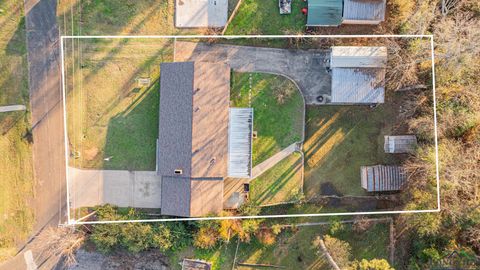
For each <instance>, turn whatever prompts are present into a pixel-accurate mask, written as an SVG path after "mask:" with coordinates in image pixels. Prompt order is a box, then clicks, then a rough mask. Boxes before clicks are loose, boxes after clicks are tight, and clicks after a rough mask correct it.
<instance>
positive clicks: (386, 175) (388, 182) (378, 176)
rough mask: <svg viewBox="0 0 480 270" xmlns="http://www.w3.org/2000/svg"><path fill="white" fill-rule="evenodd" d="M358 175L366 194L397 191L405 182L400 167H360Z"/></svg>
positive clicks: (403, 173)
mask: <svg viewBox="0 0 480 270" xmlns="http://www.w3.org/2000/svg"><path fill="white" fill-rule="evenodd" d="M360 174H361V183H362V188H364V189H365V190H366V191H368V192H385V191H399V190H400V189H402V187H403V185H404V184H405V182H406V181H407V177H406V175H405V171H404V170H403V168H402V167H400V166H393V165H375V166H361V167H360Z"/></svg>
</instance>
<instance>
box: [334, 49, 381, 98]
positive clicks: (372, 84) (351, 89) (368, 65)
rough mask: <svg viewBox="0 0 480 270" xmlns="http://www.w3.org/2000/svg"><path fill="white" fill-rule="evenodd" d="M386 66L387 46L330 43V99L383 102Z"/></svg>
mask: <svg viewBox="0 0 480 270" xmlns="http://www.w3.org/2000/svg"><path fill="white" fill-rule="evenodd" d="M386 67H387V48H386V47H356V46H338V47H332V50H331V55H330V69H331V73H332V93H331V103H338V104H376V103H384V101H385V72H386Z"/></svg>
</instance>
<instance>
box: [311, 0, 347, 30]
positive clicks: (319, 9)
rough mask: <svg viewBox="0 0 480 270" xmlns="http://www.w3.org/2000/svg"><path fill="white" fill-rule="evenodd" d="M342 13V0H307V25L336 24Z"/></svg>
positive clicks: (338, 23)
mask: <svg viewBox="0 0 480 270" xmlns="http://www.w3.org/2000/svg"><path fill="white" fill-rule="evenodd" d="M342 15H343V0H308V15H307V26H338V25H340V24H341V23H342Z"/></svg>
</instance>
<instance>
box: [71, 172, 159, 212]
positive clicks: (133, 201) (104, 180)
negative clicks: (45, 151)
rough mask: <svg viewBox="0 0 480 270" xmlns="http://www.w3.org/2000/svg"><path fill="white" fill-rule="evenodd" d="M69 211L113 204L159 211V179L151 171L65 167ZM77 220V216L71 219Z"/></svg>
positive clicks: (155, 173)
mask: <svg viewBox="0 0 480 270" xmlns="http://www.w3.org/2000/svg"><path fill="white" fill-rule="evenodd" d="M68 179H69V187H70V203H71V207H72V208H80V207H91V206H96V205H103V204H107V203H108V204H113V205H117V206H120V207H134V208H160V206H161V205H160V202H161V197H160V196H161V188H162V180H161V177H160V176H158V175H157V172H155V171H126V170H88V169H77V168H73V167H69V168H68ZM72 218H74V219H78V218H81V217H72Z"/></svg>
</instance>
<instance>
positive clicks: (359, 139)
mask: <svg viewBox="0 0 480 270" xmlns="http://www.w3.org/2000/svg"><path fill="white" fill-rule="evenodd" d="M396 108H397V106H396V105H395V104H388V103H386V104H383V105H379V106H378V107H377V108H374V109H370V108H368V107H364V106H363V107H360V106H316V107H313V106H309V107H308V108H307V114H306V124H307V126H306V138H305V144H304V152H305V185H304V188H305V193H306V195H307V197H309V196H312V195H315V194H319V193H322V192H324V193H325V192H328V190H327V188H326V186H325V185H328V184H330V185H333V187H334V189H335V190H336V191H335V192H337V193H340V194H343V195H365V192H364V190H363V189H362V188H361V186H360V166H362V165H375V164H395V163H396V162H397V160H396V156H394V155H391V154H390V155H389V154H385V153H384V150H383V140H384V138H383V136H384V135H385V134H388V133H390V132H391V130H392V129H393V124H394V123H395V116H396ZM322 184H323V186H322ZM330 192H331V191H330Z"/></svg>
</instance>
